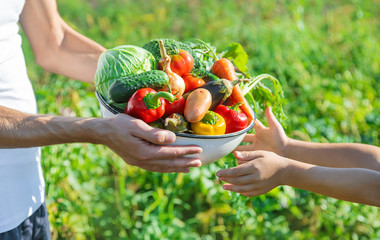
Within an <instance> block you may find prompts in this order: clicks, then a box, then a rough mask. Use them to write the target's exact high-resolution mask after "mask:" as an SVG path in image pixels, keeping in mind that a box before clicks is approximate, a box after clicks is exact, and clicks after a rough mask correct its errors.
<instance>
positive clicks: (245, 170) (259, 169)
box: [216, 151, 288, 197]
mask: <svg viewBox="0 0 380 240" xmlns="http://www.w3.org/2000/svg"><path fill="white" fill-rule="evenodd" d="M235 157H236V158H237V160H238V164H239V166H236V167H233V168H229V169H224V170H220V171H218V172H217V173H216V175H217V176H218V177H219V178H220V180H221V181H225V182H228V183H229V184H224V185H223V189H225V190H229V191H233V192H238V193H241V194H242V195H244V196H247V197H252V196H258V195H260V194H264V193H266V192H268V191H270V190H272V189H273V188H275V187H277V186H279V185H281V184H282V172H283V171H282V170H283V169H285V168H286V166H287V165H288V161H287V160H288V159H287V158H284V157H281V156H278V155H277V154H275V153H272V152H266V151H250V152H235Z"/></svg>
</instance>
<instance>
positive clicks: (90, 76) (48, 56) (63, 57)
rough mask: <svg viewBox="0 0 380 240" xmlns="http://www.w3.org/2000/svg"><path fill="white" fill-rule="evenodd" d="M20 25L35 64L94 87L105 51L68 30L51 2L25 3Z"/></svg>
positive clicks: (89, 40) (45, 0) (47, 0)
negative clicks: (100, 58) (92, 84)
mask: <svg viewBox="0 0 380 240" xmlns="http://www.w3.org/2000/svg"><path fill="white" fill-rule="evenodd" d="M20 24H21V27H22V28H23V30H24V32H25V35H26V37H27V38H28V40H29V43H30V45H31V47H32V49H33V53H34V56H35V59H36V62H37V64H39V65H40V66H41V67H42V68H44V69H45V70H47V71H49V72H53V73H57V74H62V75H65V76H68V77H70V78H73V79H77V80H80V81H84V82H89V83H93V81H94V76H95V71H96V67H97V61H98V59H99V56H100V54H101V53H102V52H103V51H105V48H104V47H102V46H101V45H99V44H97V43H96V42H94V41H92V40H91V39H89V38H87V37H85V36H83V35H81V34H79V33H78V32H76V31H74V30H73V29H72V28H70V27H69V26H68V25H67V24H66V23H65V22H64V21H63V19H62V18H61V17H60V15H59V13H58V10H57V4H56V2H55V1H52V0H26V2H25V6H24V9H23V11H22V13H21V16H20Z"/></svg>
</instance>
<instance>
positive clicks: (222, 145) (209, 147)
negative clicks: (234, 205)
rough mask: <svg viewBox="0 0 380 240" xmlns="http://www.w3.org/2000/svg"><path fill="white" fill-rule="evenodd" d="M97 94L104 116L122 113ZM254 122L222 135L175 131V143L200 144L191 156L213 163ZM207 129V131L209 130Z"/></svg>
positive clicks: (239, 140) (236, 144)
mask: <svg viewBox="0 0 380 240" xmlns="http://www.w3.org/2000/svg"><path fill="white" fill-rule="evenodd" d="M95 95H96V97H97V99H98V101H99V105H100V110H101V113H102V115H103V117H112V116H113V115H115V114H119V113H121V112H119V111H118V110H116V109H115V108H114V107H112V106H110V105H109V104H108V103H107V102H106V101H105V99H104V98H103V97H102V96H101V95H100V94H99V93H98V92H95ZM254 124H255V122H254V121H251V122H250V123H249V124H248V125H247V126H246V127H245V128H243V129H242V130H239V131H236V132H232V133H228V134H221V135H201V134H192V133H186V132H175V134H176V140H175V142H174V143H173V145H193V144H195V145H198V146H200V147H201V148H202V150H203V151H202V153H200V154H198V155H196V156H191V155H190V156H191V157H197V158H199V159H200V160H201V161H202V164H203V165H205V164H209V163H213V162H215V161H217V160H218V159H220V158H222V157H224V156H226V155H227V154H229V153H231V152H232V151H233V150H234V149H235V148H236V147H237V146H238V145H239V144H240V143H241V141H242V140H243V138H244V136H245V135H246V134H247V132H248V131H249V130H251V129H252V127H253V126H254ZM205 131H206V133H207V130H205Z"/></svg>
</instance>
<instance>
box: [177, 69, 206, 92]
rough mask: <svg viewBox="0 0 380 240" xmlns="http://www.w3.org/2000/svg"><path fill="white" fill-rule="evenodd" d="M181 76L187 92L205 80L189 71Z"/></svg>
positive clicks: (201, 84) (202, 83)
mask: <svg viewBox="0 0 380 240" xmlns="http://www.w3.org/2000/svg"><path fill="white" fill-rule="evenodd" d="M182 78H183V81H185V92H189V91H191V90H193V89H195V88H197V87H200V86H203V85H204V84H206V82H205V80H203V79H202V78H197V77H194V76H193V75H192V74H191V73H185V74H184V75H183V76H182Z"/></svg>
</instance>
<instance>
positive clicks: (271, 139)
mask: <svg viewBox="0 0 380 240" xmlns="http://www.w3.org/2000/svg"><path fill="white" fill-rule="evenodd" d="M265 116H266V118H267V120H268V124H269V127H265V126H264V125H263V124H262V123H261V122H260V121H258V124H256V126H255V130H256V133H255V134H248V135H247V136H246V137H245V139H244V141H245V142H248V143H251V144H250V145H242V146H239V147H238V148H236V150H237V151H252V150H266V151H272V152H274V153H277V154H278V155H280V156H283V157H287V158H291V159H294V160H297V161H301V162H305V163H310V164H313V165H319V166H325V167H335V168H367V169H372V170H375V171H380V148H379V147H376V146H371V145H367V144H358V143H312V142H304V141H299V140H295V139H291V138H289V137H287V136H286V134H285V132H284V129H283V128H282V126H281V124H280V123H279V122H278V121H277V119H276V118H275V116H274V115H273V113H272V111H271V109H270V108H267V109H266V111H265Z"/></svg>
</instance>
